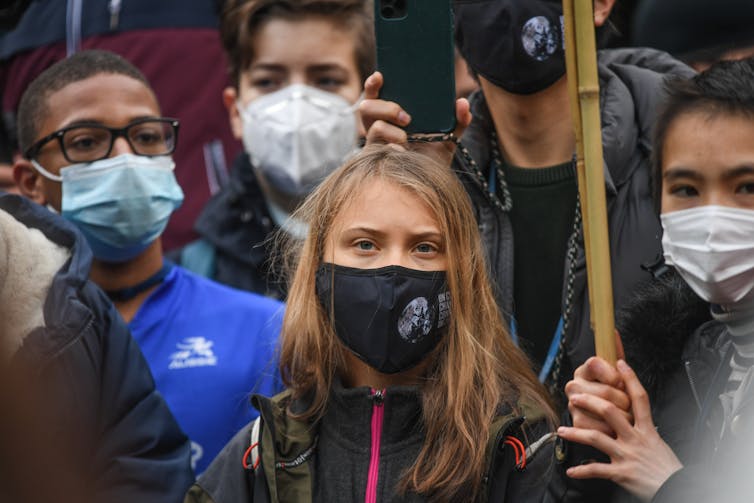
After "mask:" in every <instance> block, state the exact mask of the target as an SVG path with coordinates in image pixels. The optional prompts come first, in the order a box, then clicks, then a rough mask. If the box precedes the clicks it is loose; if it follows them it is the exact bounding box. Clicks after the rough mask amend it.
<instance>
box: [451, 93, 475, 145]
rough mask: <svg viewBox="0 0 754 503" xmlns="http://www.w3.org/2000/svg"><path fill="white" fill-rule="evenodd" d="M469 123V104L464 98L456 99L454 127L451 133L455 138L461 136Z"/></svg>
mask: <svg viewBox="0 0 754 503" xmlns="http://www.w3.org/2000/svg"><path fill="white" fill-rule="evenodd" d="M469 124H471V105H469V100H467V99H466V98H459V99H457V100H456V128H455V130H454V131H453V134H454V135H455V137H456V138H460V137H461V136H463V132H464V131H466V128H467V127H469Z"/></svg>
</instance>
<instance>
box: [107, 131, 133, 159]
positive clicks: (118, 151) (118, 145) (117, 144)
mask: <svg viewBox="0 0 754 503" xmlns="http://www.w3.org/2000/svg"><path fill="white" fill-rule="evenodd" d="M133 153H134V151H133V149H132V148H131V145H129V144H128V141H127V140H126V139H125V138H124V137H123V136H118V137H117V138H115V141H114V142H113V148H112V150H110V157H117V156H119V155H122V154H133Z"/></svg>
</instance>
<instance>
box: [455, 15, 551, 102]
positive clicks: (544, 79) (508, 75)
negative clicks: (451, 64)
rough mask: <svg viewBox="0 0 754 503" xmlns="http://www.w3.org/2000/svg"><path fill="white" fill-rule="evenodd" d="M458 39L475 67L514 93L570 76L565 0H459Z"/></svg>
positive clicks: (547, 84)
mask: <svg viewBox="0 0 754 503" xmlns="http://www.w3.org/2000/svg"><path fill="white" fill-rule="evenodd" d="M453 4H454V5H453V7H454V11H455V26H456V28H455V30H456V43H457V45H458V49H459V50H460V51H461V54H462V55H463V57H464V59H466V62H467V63H468V64H469V66H470V67H471V69H472V70H474V71H475V72H476V73H477V74H479V75H481V76H482V77H484V78H485V79H486V80H488V81H490V82H491V83H493V84H495V85H496V86H498V87H501V88H503V89H505V90H506V91H508V92H510V93H513V94H532V93H536V92H539V91H542V90H543V89H546V88H547V87H549V86H551V85H552V84H554V83H555V82H556V81H557V80H558V79H560V78H561V77H562V76H563V75H565V49H564V39H563V21H562V18H563V16H562V14H563V7H562V3H561V1H560V0H455V1H454V2H453Z"/></svg>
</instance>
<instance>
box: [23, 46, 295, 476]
mask: <svg viewBox="0 0 754 503" xmlns="http://www.w3.org/2000/svg"><path fill="white" fill-rule="evenodd" d="M177 135H178V121H177V120H174V119H169V118H163V117H161V116H160V108H159V105H158V104H157V100H156V97H155V95H154V93H153V91H152V89H151V88H150V87H149V84H148V83H147V81H146V79H145V77H144V76H143V75H142V74H141V73H140V72H139V70H137V69H136V68H135V67H133V66H132V65H131V64H130V63H128V62H127V61H125V60H124V59H123V58H121V57H120V56H117V55H115V54H112V53H108V52H105V51H83V52H80V53H77V54H75V55H74V56H72V57H70V58H68V59H66V60H64V61H61V62H59V63H56V64H55V65H53V66H52V67H50V68H49V69H48V70H46V71H45V72H44V73H43V74H41V75H40V76H39V77H38V78H37V79H36V80H35V81H34V82H33V83H32V84H31V85H30V86H29V88H28V89H27V90H26V92H25V94H24V97H23V98H22V100H21V104H20V106H19V114H18V136H19V144H20V147H21V149H22V151H23V152H24V154H25V158H24V159H22V160H19V161H18V162H16V164H15V166H14V177H15V180H16V183H17V184H18V186H19V187H20V188H21V191H22V192H23V194H24V195H26V196H28V197H29V198H31V199H33V200H34V201H36V202H38V203H40V204H43V205H47V206H48V207H49V208H50V209H52V210H53V211H56V212H60V213H61V214H62V215H63V217H65V218H66V219H68V220H69V221H71V222H73V223H74V224H75V225H76V226H77V227H78V229H79V230H80V231H81V232H82V233H83V234H84V236H86V238H87V241H88V243H89V245H90V246H91V249H92V252H93V253H94V260H93V261H92V268H91V273H90V277H91V279H92V280H93V281H94V282H95V283H96V284H97V285H99V286H100V287H101V288H102V289H103V290H104V291H105V293H107V295H108V296H109V297H110V299H111V300H112V302H113V303H114V305H115V307H116V308H117V310H118V311H119V312H120V314H121V316H122V317H123V318H124V319H125V321H126V322H128V324H129V327H130V329H131V331H132V333H133V335H134V337H135V339H136V340H137V342H138V343H139V345H140V347H141V349H142V351H143V352H144V354H145V356H146V358H147V361H148V362H149V364H150V367H151V370H152V373H153V374H154V377H155V381H156V383H157V388H158V389H159V390H160V391H161V392H162V393H163V395H164V396H165V399H166V401H167V402H168V405H169V406H170V408H171V410H172V411H173V413H174V414H175V416H176V418H177V420H178V422H179V424H180V425H181V427H182V428H183V429H184V430H185V431H186V433H187V434H188V435H189V437H190V438H191V440H192V465H193V467H194V469H195V470H196V472H197V473H200V472H201V471H203V469H204V468H205V467H206V466H207V464H208V463H209V462H210V461H211V460H212V458H213V457H214V456H215V454H217V452H219V450H220V448H221V447H222V446H223V445H224V444H225V443H226V442H227V440H229V439H230V437H231V436H232V435H233V433H234V432H235V431H237V430H238V429H239V428H241V426H243V425H244V424H246V423H247V422H248V421H249V420H251V419H253V418H254V417H255V416H256V413H255V412H254V411H253V409H252V408H251V406H250V405H249V403H248V400H247V399H246V398H247V396H248V394H249V393H250V392H251V391H255V392H258V393H262V394H270V395H271V394H274V393H275V392H277V391H278V390H279V389H280V384H279V380H278V377H277V374H276V371H275V362H274V348H275V345H276V340H277V335H278V333H279V330H280V324H281V319H282V304H280V303H279V302H277V301H274V300H271V299H265V298H263V297H260V296H257V295H252V294H248V293H245V292H239V291H236V290H232V289H230V288H227V287H224V286H221V285H218V284H216V283H214V282H211V281H209V280H206V279H204V278H200V277H198V276H196V275H194V274H192V273H190V272H188V271H186V270H184V269H182V268H180V267H178V266H175V265H173V264H171V263H169V262H166V261H164V260H163V257H162V246H161V243H160V239H159V237H160V234H161V233H162V231H163V230H164V229H165V226H166V225H167V222H168V219H169V218H170V215H171V213H172V212H173V210H175V209H176V208H177V207H178V206H179V205H180V204H181V202H182V200H183V192H182V191H181V188H180V187H179V186H178V183H177V181H176V179H175V176H174V174H173V168H174V163H173V161H172V158H171V154H172V153H173V151H174V149H175V145H176V140H177Z"/></svg>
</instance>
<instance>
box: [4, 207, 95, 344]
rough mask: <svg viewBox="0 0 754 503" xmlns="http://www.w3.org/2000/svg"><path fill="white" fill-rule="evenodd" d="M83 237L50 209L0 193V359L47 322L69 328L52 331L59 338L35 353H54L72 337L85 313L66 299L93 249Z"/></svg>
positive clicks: (82, 277) (79, 283)
mask: <svg viewBox="0 0 754 503" xmlns="http://www.w3.org/2000/svg"><path fill="white" fill-rule="evenodd" d="M83 239H84V238H83V237H82V236H81V235H80V234H79V233H78V231H76V230H75V229H74V228H73V226H72V225H71V224H70V223H68V222H67V221H66V220H64V219H63V218H61V217H60V216H58V215H55V214H54V213H52V212H51V211H50V210H48V209H46V208H44V207H42V206H39V205H37V204H35V203H32V202H31V201H29V200H27V199H25V198H22V197H20V196H16V195H10V194H3V195H0V306H1V307H0V358H1V359H7V358H9V357H10V356H12V355H14V354H15V353H16V352H17V351H18V349H19V348H20V347H21V346H22V345H23V344H24V341H25V340H26V339H27V338H28V337H29V336H30V335H31V334H33V333H34V332H35V331H39V329H42V328H45V327H56V326H59V325H66V326H67V327H68V328H69V330H61V331H55V332H54V333H57V334H60V337H58V338H51V339H49V341H48V342H46V343H45V345H44V347H36V349H35V352H39V351H41V352H43V353H48V352H49V353H55V352H57V350H58V349H59V348H60V347H62V346H64V345H65V344H66V343H67V342H69V341H68V340H67V339H68V338H69V337H73V336H75V330H73V328H74V327H73V325H78V322H84V318H87V317H86V316H84V317H82V315H83V312H80V311H81V309H80V307H79V306H77V305H76V304H75V303H70V302H68V299H70V298H72V297H74V296H75V293H76V291H77V290H78V289H79V288H81V287H82V286H83V284H84V282H85V281H86V279H87V277H88V275H89V269H90V266H91V252H90V251H89V248H88V246H86V245H85V244H84V241H83ZM63 334H66V336H65V337H64V336H63ZM63 339H65V340H63Z"/></svg>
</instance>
